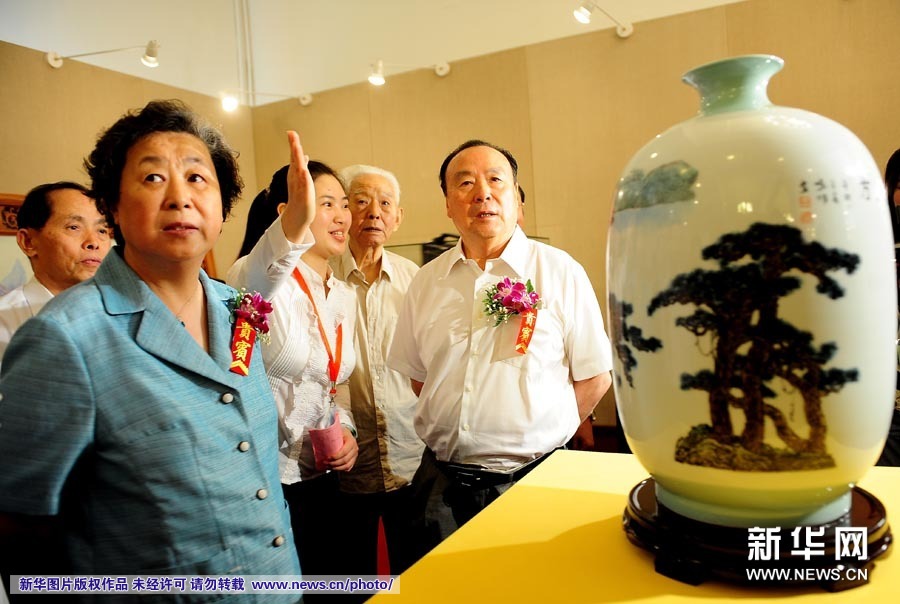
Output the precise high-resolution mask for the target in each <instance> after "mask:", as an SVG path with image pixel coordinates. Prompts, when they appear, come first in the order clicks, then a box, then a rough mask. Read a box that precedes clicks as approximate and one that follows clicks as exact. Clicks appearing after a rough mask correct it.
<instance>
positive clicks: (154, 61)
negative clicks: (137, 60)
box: [141, 40, 159, 67]
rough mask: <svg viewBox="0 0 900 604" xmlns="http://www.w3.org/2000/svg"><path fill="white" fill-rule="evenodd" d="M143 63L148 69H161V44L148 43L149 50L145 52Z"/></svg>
mask: <svg viewBox="0 0 900 604" xmlns="http://www.w3.org/2000/svg"><path fill="white" fill-rule="evenodd" d="M141 63H143V64H144V65H146V66H147V67H159V42H157V41H156V40H150V41H149V42H147V48H146V49H145V50H144V56H143V57H141Z"/></svg>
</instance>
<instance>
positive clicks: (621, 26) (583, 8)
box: [572, 0, 634, 38]
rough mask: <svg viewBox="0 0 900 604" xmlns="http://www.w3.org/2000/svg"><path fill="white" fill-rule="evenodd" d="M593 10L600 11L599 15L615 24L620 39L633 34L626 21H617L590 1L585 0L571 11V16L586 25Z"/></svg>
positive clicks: (632, 29)
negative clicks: (601, 14) (604, 16)
mask: <svg viewBox="0 0 900 604" xmlns="http://www.w3.org/2000/svg"><path fill="white" fill-rule="evenodd" d="M595 10H596V11H600V12H601V13H603V14H604V15H606V17H607V18H608V19H609V20H610V21H612V22H613V23H615V24H616V35H618V36H619V37H620V38H627V37H628V36H630V35H631V34H633V33H634V26H633V25H632V24H631V23H629V22H628V21H619V20H618V19H616V18H615V17H613V16H612V15H610V14H609V13H608V12H606V10H604V9H602V8H600V6H599V5H598V4H597V3H596V2H593V1H592V0H585V1H584V2H582V3H581V5H580V6H579V7H578V8H576V9H575V10H573V11H572V15H573V16H574V17H575V20H576V21H578V22H579V23H584V24H585V25H587V24H588V23H590V22H591V14H592V13H593V12H594V11H595Z"/></svg>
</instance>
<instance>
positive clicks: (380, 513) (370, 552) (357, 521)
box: [339, 486, 417, 575]
mask: <svg viewBox="0 0 900 604" xmlns="http://www.w3.org/2000/svg"><path fill="white" fill-rule="evenodd" d="M412 492H413V489H412V487H411V486H405V487H403V488H400V489H397V490H395V491H390V492H386V493H362V494H357V493H341V494H340V496H339V497H340V501H341V506H340V507H341V510H342V512H343V513H342V514H341V516H342V517H343V518H344V520H345V524H344V526H345V528H346V530H347V533H348V534H347V540H346V543H347V544H348V545H349V547H348V549H349V550H350V551H349V553H348V555H347V568H348V569H349V572H350V573H351V574H354V575H376V574H378V521H379V519H380V520H381V522H382V524H383V525H384V537H385V541H386V542H387V548H388V559H389V560H390V571H391V574H392V575H399V574H400V573H402V572H403V571H405V570H406V569H407V568H409V567H410V566H411V565H412V563H413V562H414V561H415V559H416V558H415V552H416V551H417V548H416V546H415V543H416V541H417V539H416V534H415V527H414V523H413V514H412V509H413V508H412V501H413V499H412Z"/></svg>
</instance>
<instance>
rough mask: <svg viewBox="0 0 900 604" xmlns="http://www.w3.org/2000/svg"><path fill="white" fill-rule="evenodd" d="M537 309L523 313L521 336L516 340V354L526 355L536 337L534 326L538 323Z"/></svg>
mask: <svg viewBox="0 0 900 604" xmlns="http://www.w3.org/2000/svg"><path fill="white" fill-rule="evenodd" d="M537 313H538V311H537V309H535V308H532V309H529V310H526V311H525V312H523V313H522V318H521V320H520V321H519V336H518V337H517V338H516V352H518V353H519V354H525V353H526V352H528V345H529V344H530V343H531V336H533V335H534V325H535V323H537Z"/></svg>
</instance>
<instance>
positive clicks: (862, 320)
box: [607, 55, 897, 527]
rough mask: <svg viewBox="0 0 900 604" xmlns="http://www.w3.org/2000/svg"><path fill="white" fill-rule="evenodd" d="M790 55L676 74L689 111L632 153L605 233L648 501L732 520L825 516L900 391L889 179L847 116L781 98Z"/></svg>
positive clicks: (863, 466) (629, 417) (619, 395)
mask: <svg viewBox="0 0 900 604" xmlns="http://www.w3.org/2000/svg"><path fill="white" fill-rule="evenodd" d="M782 65H783V61H782V60H781V59H779V58H778V57H774V56H768V55H752V56H744V57H737V58H733V59H728V60H723V61H719V62H716V63H711V64H708V65H704V66H701V67H698V68H696V69H694V70H692V71H690V72H689V73H687V74H686V75H685V76H684V80H685V82H687V83H688V84H690V85H692V86H694V87H695V88H697V90H698V91H699V93H700V96H701V110H700V113H699V114H698V115H697V116H696V117H694V118H692V119H689V120H687V121H685V122H683V123H681V124H678V125H676V126H674V127H672V128H671V129H670V130H668V131H666V132H664V133H663V134H661V135H659V136H657V137H656V138H654V139H653V140H652V141H651V142H649V143H648V144H647V145H646V146H645V147H644V148H643V149H641V150H640V151H638V153H637V154H636V155H635V156H634V158H633V159H632V160H631V161H630V163H629V164H628V166H627V167H626V168H625V171H624V173H623V175H622V178H621V180H620V181H619V185H618V191H617V193H616V198H615V207H614V210H613V217H612V222H611V227H610V236H609V248H608V255H607V257H608V267H607V275H608V283H607V286H608V291H609V315H610V316H609V328H610V331H611V337H612V339H613V346H614V349H615V353H616V354H615V357H616V359H615V367H614V376H615V378H614V385H615V392H616V400H617V404H618V409H619V414H620V417H621V420H622V424H623V427H624V430H625V434H626V436H627V439H628V443H629V444H630V446H631V448H632V451H633V452H634V453H635V454H636V455H637V457H638V459H639V460H640V461H641V463H642V464H643V465H644V466H645V467H646V469H647V470H648V471H649V472H650V474H651V475H652V476H653V477H654V479H655V481H656V496H657V501H658V503H660V504H662V505H663V506H664V507H666V508H669V509H671V510H673V511H675V512H677V513H679V514H682V515H684V516H687V517H689V518H693V519H696V520H700V521H705V522H710V523H714V524H720V525H726V526H736V527H742V526H747V527H750V526H781V525H800V524H813V523H822V522H830V521H831V520H834V519H836V518H838V517H839V516H841V515H842V514H844V513H846V512H847V511H848V509H849V505H850V500H851V496H850V495H851V493H850V491H851V488H852V487H853V485H854V483H855V482H856V481H858V480H859V479H860V478H861V477H862V476H863V474H865V473H866V470H868V469H869V468H870V467H871V466H872V465H873V464H874V463H875V461H876V459H877V458H878V455H879V453H880V451H881V449H882V446H883V445H884V441H885V437H886V434H887V430H888V426H889V423H890V416H891V413H892V409H893V404H894V403H893V401H894V385H895V384H894V381H895V370H896V367H895V364H896V348H895V334H896V331H897V330H896V308H897V300H896V289H895V287H894V284H895V272H894V270H895V269H894V252H893V239H892V233H891V221H890V217H889V215H888V208H887V202H886V197H885V189H884V184H883V182H882V180H881V177H880V173H879V170H878V168H877V166H876V164H875V161H874V160H873V159H872V156H871V154H870V153H869V152H868V150H867V149H866V148H865V146H864V145H863V144H862V143H861V142H860V140H859V139H858V138H857V137H856V136H854V135H853V133H851V132H850V131H849V130H847V129H846V128H844V127H843V126H841V125H840V124H837V123H835V122H833V121H831V120H829V119H826V118H824V117H821V116H819V115H816V114H813V113H810V112H807V111H802V110H799V109H791V108H786V107H777V106H774V105H772V104H771V103H770V101H769V99H768V97H767V94H766V86H767V83H768V80H769V78H770V77H771V76H772V75H774V74H775V73H776V72H778V71H779V70H780V69H781V68H782Z"/></svg>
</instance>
